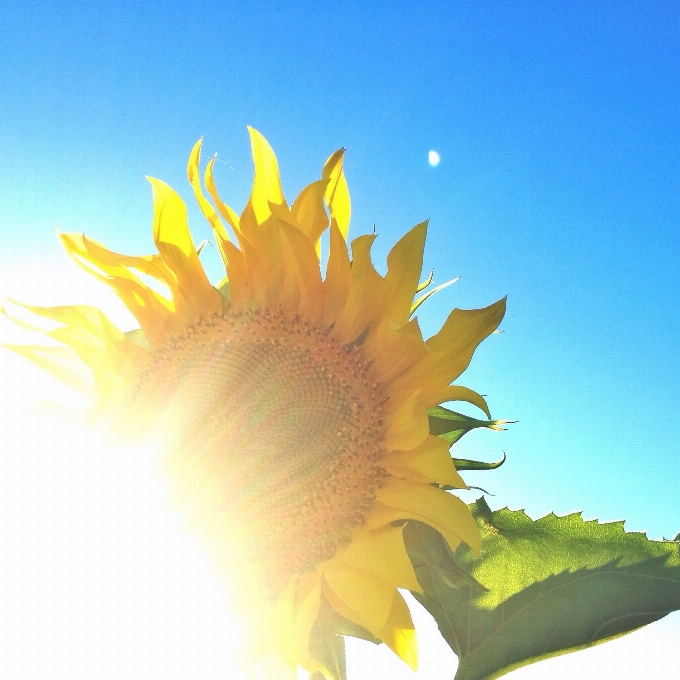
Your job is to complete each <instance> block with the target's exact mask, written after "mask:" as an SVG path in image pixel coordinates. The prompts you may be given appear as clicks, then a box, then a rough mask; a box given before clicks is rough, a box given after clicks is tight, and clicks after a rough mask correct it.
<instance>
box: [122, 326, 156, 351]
mask: <svg viewBox="0 0 680 680" xmlns="http://www.w3.org/2000/svg"><path fill="white" fill-rule="evenodd" d="M125 337H126V338H127V339H128V340H132V342H134V343H135V345H138V346H139V347H141V348H142V349H145V350H147V352H150V351H151V345H150V344H149V341H148V340H147V338H146V335H144V331H143V330H142V329H141V328H135V330H133V331H127V332H126V333H125Z"/></svg>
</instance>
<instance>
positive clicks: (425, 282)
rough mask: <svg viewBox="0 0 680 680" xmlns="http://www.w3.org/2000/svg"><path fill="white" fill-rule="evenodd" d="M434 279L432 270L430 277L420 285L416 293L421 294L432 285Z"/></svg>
mask: <svg viewBox="0 0 680 680" xmlns="http://www.w3.org/2000/svg"><path fill="white" fill-rule="evenodd" d="M433 278H434V269H432V270H431V271H430V275H429V276H428V277H427V278H426V279H425V280H424V281H423V282H422V283H419V284H418V286H417V287H416V293H420V292H422V291H424V290H425V289H426V288H427V287H428V286H429V285H430V284H431V283H432V279H433Z"/></svg>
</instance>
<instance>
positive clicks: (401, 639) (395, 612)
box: [378, 591, 418, 671]
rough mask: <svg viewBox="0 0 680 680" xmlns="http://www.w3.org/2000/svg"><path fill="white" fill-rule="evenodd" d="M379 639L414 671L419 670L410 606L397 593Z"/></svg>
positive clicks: (416, 641)
mask: <svg viewBox="0 0 680 680" xmlns="http://www.w3.org/2000/svg"><path fill="white" fill-rule="evenodd" d="M378 637H379V638H380V639H381V640H382V641H383V642H384V643H385V644H386V645H387V646H388V647H389V648H390V649H391V650H392V651H393V652H394V653H395V654H396V655H397V656H398V657H399V658H400V659H401V660H402V661H405V662H406V663H407V664H408V665H409V666H410V667H411V668H412V669H413V670H414V671H416V670H418V640H417V638H416V630H415V626H414V625H413V620H412V619H411V612H410V611H409V609H408V605H407V604H406V602H405V601H404V598H403V597H402V596H401V593H399V591H397V592H396V593H395V594H394V602H392V611H391V612H390V616H389V618H388V619H387V623H386V624H385V627H384V629H383V630H382V631H381V633H380V635H378Z"/></svg>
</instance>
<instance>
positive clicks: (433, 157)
mask: <svg viewBox="0 0 680 680" xmlns="http://www.w3.org/2000/svg"><path fill="white" fill-rule="evenodd" d="M440 160H441V157H440V156H439V154H438V153H437V152H436V151H430V153H428V154H427V162H428V163H429V164H430V165H431V166H432V167H433V168H434V167H435V166H437V165H439V161H440Z"/></svg>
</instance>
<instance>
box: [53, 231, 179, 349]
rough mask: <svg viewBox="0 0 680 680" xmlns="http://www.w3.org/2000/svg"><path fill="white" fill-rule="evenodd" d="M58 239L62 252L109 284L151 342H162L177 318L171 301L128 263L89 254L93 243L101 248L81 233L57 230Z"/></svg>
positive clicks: (153, 343)
mask: <svg viewBox="0 0 680 680" xmlns="http://www.w3.org/2000/svg"><path fill="white" fill-rule="evenodd" d="M59 239H60V240H61V242H62V245H63V246H64V249H65V250H66V252H67V253H68V254H69V255H70V256H71V257H72V258H73V259H74V260H75V261H76V262H77V263H78V264H79V265H80V266H81V267H83V268H84V269H85V270H86V271H87V272H89V273H90V274H92V275H93V276H95V277H96V278H97V279H99V280H100V281H102V282H103V283H105V284H107V285H108V286H110V287H111V288H113V290H114V291H115V292H116V294H117V295H118V297H119V298H120V299H121V300H122V301H123V304H124V305H125V306H126V307H127V308H128V309H129V310H130V311H131V312H132V314H134V316H135V317H136V319H137V320H138V321H139V323H140V325H141V327H142V330H143V331H144V334H145V335H146V337H147V338H148V339H149V342H150V343H151V344H152V345H153V346H159V345H161V344H163V342H164V341H165V339H166V338H167V336H168V334H169V333H170V332H171V331H172V330H173V326H174V325H175V324H176V322H177V319H176V317H175V314H174V312H175V305H174V304H173V302H171V301H170V300H168V299H166V298H164V297H163V296H162V295H160V294H159V293H157V292H156V291H154V290H152V289H151V288H149V287H148V286H146V285H145V284H144V283H142V282H141V281H140V279H139V278H138V277H137V276H135V275H134V274H133V273H132V272H131V271H130V270H129V269H128V267H126V266H123V265H113V264H107V263H106V262H104V261H102V260H100V259H98V258H97V257H96V256H95V255H93V252H92V251H93V244H94V246H95V247H96V248H98V250H95V252H97V254H99V253H100V251H101V250H105V249H104V248H103V247H102V246H99V244H97V243H95V242H94V241H91V240H89V239H87V238H86V237H85V236H83V235H82V234H59ZM108 252H109V253H110V251H108Z"/></svg>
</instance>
